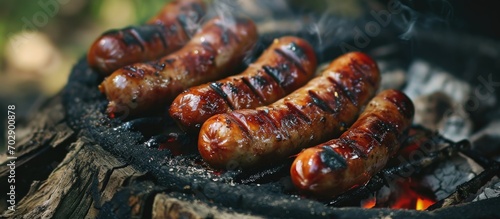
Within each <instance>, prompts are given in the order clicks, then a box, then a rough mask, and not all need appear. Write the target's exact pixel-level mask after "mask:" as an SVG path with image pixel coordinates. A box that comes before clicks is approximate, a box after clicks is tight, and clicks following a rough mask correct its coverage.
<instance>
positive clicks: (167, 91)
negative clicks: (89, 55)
mask: <svg viewBox="0 0 500 219" xmlns="http://www.w3.org/2000/svg"><path fill="white" fill-rule="evenodd" d="M256 41H257V30H256V27H255V24H254V23H253V22H252V21H251V20H248V19H243V18H237V19H235V20H225V19H221V18H214V19H212V20H210V21H209V22H207V23H206V24H205V25H204V26H203V28H202V29H201V30H200V31H199V32H198V33H197V34H196V35H195V36H193V38H192V39H191V40H190V41H189V42H188V43H187V44H186V46H184V47H183V48H182V49H180V50H178V51H176V52H174V53H171V54H170V55H167V56H165V57H163V58H161V59H159V60H156V61H152V62H148V63H137V64H133V65H128V66H125V67H122V68H120V69H118V70H117V71H115V72H113V74H112V75H111V76H109V77H107V78H106V79H105V80H104V81H103V82H102V83H101V85H99V89H100V90H101V92H102V93H104V94H105V95H106V96H107V98H108V100H109V105H108V109H107V112H108V113H109V115H110V116H111V117H113V116H115V114H117V113H118V114H122V115H120V116H123V117H125V116H128V115H136V114H138V113H141V112H142V113H146V112H151V111H161V110H165V109H167V108H166V107H167V105H168V104H170V103H171V102H172V100H173V99H174V98H175V97H176V96H177V95H179V93H181V92H182V91H183V90H185V89H187V88H189V87H192V86H196V85H200V84H202V83H207V82H209V81H213V80H217V79H220V78H222V77H225V76H227V75H228V74H230V73H233V72H232V71H235V70H236V68H238V67H239V66H240V65H241V63H242V61H243V58H244V57H245V56H246V54H247V52H249V51H250V50H251V49H252V47H253V45H254V44H255V42H256ZM123 113H125V114H128V115H123Z"/></svg>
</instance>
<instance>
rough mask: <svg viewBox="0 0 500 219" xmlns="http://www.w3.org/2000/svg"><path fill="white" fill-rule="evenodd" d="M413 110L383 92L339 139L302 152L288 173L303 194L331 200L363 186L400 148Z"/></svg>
mask: <svg viewBox="0 0 500 219" xmlns="http://www.w3.org/2000/svg"><path fill="white" fill-rule="evenodd" d="M413 114H414V107H413V103H412V102H411V100H410V99H409V98H408V97H407V96H406V95H405V94H403V93H402V92H400V91H396V90H386V91H383V92H381V93H380V94H378V95H377V96H376V97H375V98H374V99H373V100H371V101H370V102H369V103H368V106H367V107H366V109H365V110H364V112H363V113H362V114H361V115H360V117H359V119H358V120H357V121H356V122H355V123H354V124H353V125H352V126H351V128H349V130H347V131H346V132H345V133H343V134H342V135H341V136H340V138H338V139H333V140H330V141H328V142H326V143H323V144H320V145H318V146H316V147H312V148H308V149H306V150H304V151H302V152H301V153H300V154H299V155H298V156H297V157H296V159H295V161H294V162H293V164H292V167H291V169H290V173H291V178H292V182H293V183H294V185H295V186H296V187H297V188H298V189H299V190H300V191H302V192H303V193H304V194H308V195H313V196H315V197H317V198H320V199H322V198H331V197H333V196H336V195H339V194H341V193H343V192H346V191H347V190H349V189H350V188H352V187H357V186H360V185H362V184H364V183H366V182H367V181H368V180H369V179H370V178H371V177H372V176H373V175H374V174H376V173H377V172H379V171H380V170H381V169H382V168H383V167H384V166H385V164H386V163H387V160H388V159H389V157H390V156H392V155H393V154H394V153H395V152H396V151H397V150H398V148H399V145H400V144H401V140H402V137H403V136H404V134H403V133H404V132H405V130H407V129H408V128H409V126H410V125H411V121H412V118H413Z"/></svg>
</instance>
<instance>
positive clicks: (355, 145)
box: [339, 138, 368, 158]
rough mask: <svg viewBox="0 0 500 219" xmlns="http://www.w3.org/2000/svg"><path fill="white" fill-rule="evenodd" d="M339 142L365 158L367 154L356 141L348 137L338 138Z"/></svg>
mask: <svg viewBox="0 0 500 219" xmlns="http://www.w3.org/2000/svg"><path fill="white" fill-rule="evenodd" d="M339 142H340V143H341V144H344V145H345V146H347V147H349V148H351V149H352V151H353V152H354V153H355V154H356V155H357V156H358V157H362V158H367V157H368V155H367V154H366V153H365V152H364V151H365V150H364V149H363V146H361V145H359V144H358V142H357V141H355V140H352V139H350V138H340V139H339Z"/></svg>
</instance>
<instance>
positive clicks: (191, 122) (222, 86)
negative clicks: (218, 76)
mask: <svg viewBox="0 0 500 219" xmlns="http://www.w3.org/2000/svg"><path fill="white" fill-rule="evenodd" d="M316 64H317V63H316V56H315V54H314V50H313V48H312V47H311V45H309V43H307V42H306V41H304V40H302V39H300V38H297V37H282V38H280V39H276V40H275V41H274V43H273V44H271V46H270V47H269V48H268V49H267V50H266V51H264V53H263V54H262V55H261V56H260V57H259V59H258V60H257V61H255V62H254V63H253V64H252V65H250V66H249V67H248V68H247V69H246V70H245V71H244V72H243V73H241V74H239V75H236V76H231V77H228V78H226V79H223V80H219V81H216V82H211V83H207V84H203V85H200V86H197V87H193V88H190V89H189V90H186V91H185V92H183V93H181V94H180V95H179V96H177V97H176V98H175V100H174V101H173V102H172V105H171V106H170V116H171V117H172V118H173V119H174V120H176V121H177V123H178V124H179V126H180V127H181V128H183V129H184V130H188V131H191V132H196V133H197V131H199V129H200V126H201V124H203V122H205V121H206V120H207V119H208V118H210V117H211V116H213V115H215V114H220V113H225V112H229V111H232V110H238V109H250V108H255V107H258V106H263V105H268V104H271V103H273V102H275V101H277V100H278V99H280V98H282V97H284V96H285V95H287V94H289V93H291V92H292V91H294V90H296V89H298V88H299V87H301V86H302V85H304V84H305V83H306V82H307V81H308V80H309V79H311V77H312V76H313V74H314V71H315V70H316Z"/></svg>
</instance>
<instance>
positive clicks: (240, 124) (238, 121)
mask: <svg viewBox="0 0 500 219" xmlns="http://www.w3.org/2000/svg"><path fill="white" fill-rule="evenodd" d="M226 115H227V117H228V119H229V120H231V121H232V122H234V123H235V124H236V125H237V126H238V127H240V129H241V130H242V131H243V133H244V134H245V135H247V136H248V137H249V138H250V137H251V136H252V135H251V134H250V129H249V128H248V126H247V125H246V123H245V122H243V121H241V119H240V118H238V117H236V116H235V115H234V114H233V113H228V114H226Z"/></svg>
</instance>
